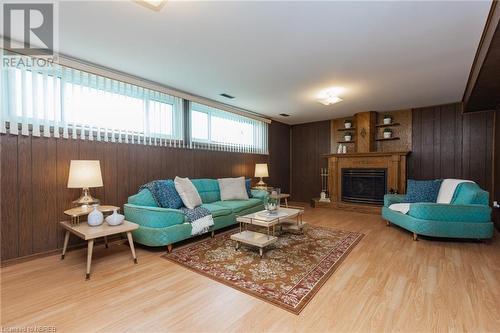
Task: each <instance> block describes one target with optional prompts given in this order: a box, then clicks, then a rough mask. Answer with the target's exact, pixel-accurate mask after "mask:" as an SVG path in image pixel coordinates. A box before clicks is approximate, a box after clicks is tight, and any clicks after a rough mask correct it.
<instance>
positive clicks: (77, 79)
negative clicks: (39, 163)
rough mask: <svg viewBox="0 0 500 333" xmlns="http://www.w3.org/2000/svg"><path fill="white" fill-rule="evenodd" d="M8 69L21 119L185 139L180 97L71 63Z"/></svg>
mask: <svg viewBox="0 0 500 333" xmlns="http://www.w3.org/2000/svg"><path fill="white" fill-rule="evenodd" d="M6 72H7V73H6V74H7V76H8V77H7V82H8V85H9V87H10V88H9V89H11V91H10V93H9V94H6V95H7V97H8V98H10V100H9V101H8V103H9V104H10V105H9V107H8V109H9V110H10V111H9V112H10V114H11V115H15V118H17V120H18V122H20V123H23V122H26V119H28V120H29V123H30V124H33V125H36V124H41V123H43V124H46V125H49V126H56V125H57V126H59V127H65V126H66V127H69V128H73V129H86V130H92V131H93V132H98V133H104V132H107V133H109V134H110V135H115V134H119V135H120V136H121V135H122V134H125V135H140V136H144V137H148V138H157V139H174V140H180V139H182V104H181V103H182V100H181V99H180V98H177V97H173V96H169V95H166V94H163V93H160V92H157V91H153V90H148V89H144V88H141V87H138V86H134V85H131V84H126V83H124V82H120V81H117V80H112V79H109V78H105V77H102V76H96V75H93V74H89V73H85V72H82V71H78V70H74V69H69V68H60V69H58V70H54V71H52V72H50V73H48V72H35V71H32V70H28V69H19V68H15V69H14V68H11V69H9V70H6ZM26 127H27V126H26ZM35 127H36V126H35ZM24 131H25V132H26V131H27V129H25V130H24ZM24 134H26V133H24Z"/></svg>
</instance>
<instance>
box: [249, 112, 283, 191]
mask: <svg viewBox="0 0 500 333" xmlns="http://www.w3.org/2000/svg"><path fill="white" fill-rule="evenodd" d="M252 176H253V175H252ZM265 182H266V183H268V184H269V185H270V186H274V187H279V188H281V192H283V193H290V126H289V125H286V124H283V123H280V122H277V121H273V122H272V123H271V125H270V127H269V178H268V179H265Z"/></svg>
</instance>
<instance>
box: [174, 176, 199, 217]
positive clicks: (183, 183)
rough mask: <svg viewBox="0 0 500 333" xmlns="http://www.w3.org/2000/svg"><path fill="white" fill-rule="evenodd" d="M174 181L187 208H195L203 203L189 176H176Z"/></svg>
mask: <svg viewBox="0 0 500 333" xmlns="http://www.w3.org/2000/svg"><path fill="white" fill-rule="evenodd" d="M174 183H175V189H176V190H177V192H178V193H179V196H180V197H181V199H182V202H183V203H184V206H186V208H189V209H194V208H196V207H198V206H200V205H201V204H202V202H201V198H200V195H199V194H198V190H197V189H196V187H194V185H193V183H192V182H191V180H189V178H181V177H175V179H174Z"/></svg>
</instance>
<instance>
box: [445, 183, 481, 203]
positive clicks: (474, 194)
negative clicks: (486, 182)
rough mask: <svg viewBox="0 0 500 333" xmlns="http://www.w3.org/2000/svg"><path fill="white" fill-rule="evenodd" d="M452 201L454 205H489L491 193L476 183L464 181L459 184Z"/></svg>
mask: <svg viewBox="0 0 500 333" xmlns="http://www.w3.org/2000/svg"><path fill="white" fill-rule="evenodd" d="M451 203H452V204H453V205H469V204H472V205H488V203H489V195H488V192H486V191H483V190H481V188H480V187H479V186H478V185H477V184H476V183H462V184H460V185H458V186H457V189H456V191H455V195H454V196H453V200H452V202H451Z"/></svg>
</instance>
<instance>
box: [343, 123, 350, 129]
mask: <svg viewBox="0 0 500 333" xmlns="http://www.w3.org/2000/svg"><path fill="white" fill-rule="evenodd" d="M351 126H352V124H351V123H344V127H345V128H351Z"/></svg>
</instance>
